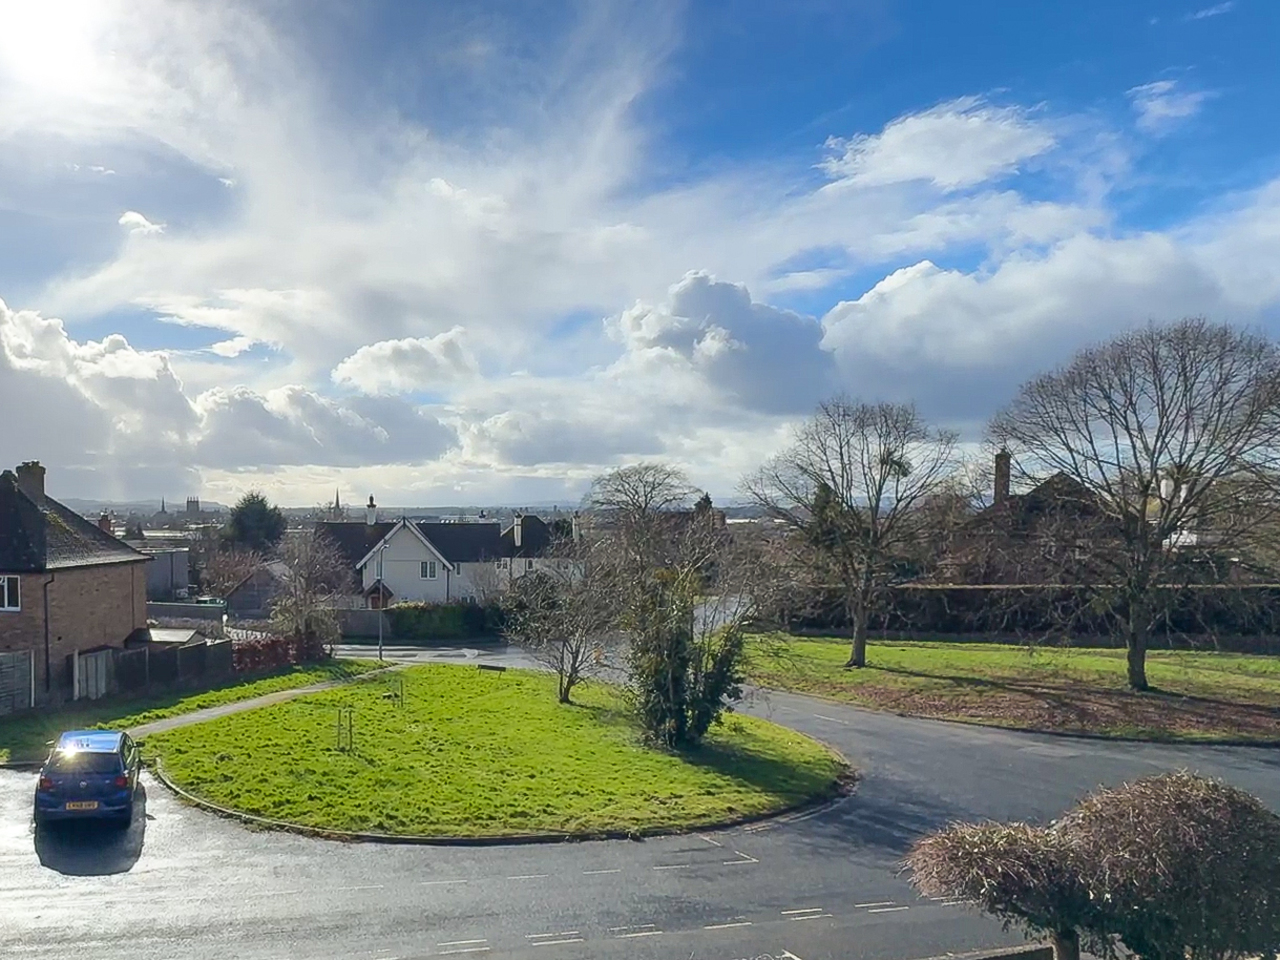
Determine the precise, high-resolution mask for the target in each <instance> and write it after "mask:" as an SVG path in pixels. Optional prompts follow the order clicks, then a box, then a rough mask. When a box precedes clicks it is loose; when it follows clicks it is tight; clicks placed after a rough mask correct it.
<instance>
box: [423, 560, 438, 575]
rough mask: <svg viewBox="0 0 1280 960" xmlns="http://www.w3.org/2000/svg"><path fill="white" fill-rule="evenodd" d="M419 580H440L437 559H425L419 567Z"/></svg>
mask: <svg viewBox="0 0 1280 960" xmlns="http://www.w3.org/2000/svg"><path fill="white" fill-rule="evenodd" d="M418 579H419V580H439V579H440V567H439V565H438V564H437V563H436V561H435V560H423V561H422V563H421V565H420V566H419V567H418Z"/></svg>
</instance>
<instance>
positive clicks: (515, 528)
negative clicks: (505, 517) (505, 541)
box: [511, 513, 524, 549]
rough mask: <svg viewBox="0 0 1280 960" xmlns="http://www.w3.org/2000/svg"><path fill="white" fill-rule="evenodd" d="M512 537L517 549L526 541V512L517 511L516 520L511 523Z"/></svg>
mask: <svg viewBox="0 0 1280 960" xmlns="http://www.w3.org/2000/svg"><path fill="white" fill-rule="evenodd" d="M511 539H512V540H513V541H514V543H515V545H516V549H519V548H520V545H521V544H522V543H524V514H523V513H517V514H516V518H515V520H514V521H513V522H512V524H511Z"/></svg>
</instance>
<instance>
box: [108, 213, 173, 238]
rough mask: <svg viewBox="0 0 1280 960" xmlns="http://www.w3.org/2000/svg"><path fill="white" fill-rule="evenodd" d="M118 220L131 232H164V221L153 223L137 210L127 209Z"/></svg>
mask: <svg viewBox="0 0 1280 960" xmlns="http://www.w3.org/2000/svg"><path fill="white" fill-rule="evenodd" d="M116 222H117V223H119V224H120V226H122V227H127V228H128V230H129V232H130V233H164V224H163V223H152V222H151V221H150V220H148V219H147V218H146V217H144V216H143V215H142V214H140V213H139V212H138V211H137V210H126V211H125V212H124V213H122V214H120V219H119V220H117V221H116Z"/></svg>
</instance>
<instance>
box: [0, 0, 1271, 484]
mask: <svg viewBox="0 0 1280 960" xmlns="http://www.w3.org/2000/svg"><path fill="white" fill-rule="evenodd" d="M1278 46H1280V5H1277V4H1274V3H1270V2H1266V0H1236V2H1221V3H1216V4H1215V3H1209V2H1203V0H1202V2H1198V3H1197V2H1191V3H1173V2H1145V3H1144V2H1134V3H1125V4H1115V3H1102V2H1073V3H1050V2H1045V3H1034V4H1028V3H1018V2H1005V0H1000V2H997V0H982V2H970V3H964V4H957V3H954V2H941V0H916V2H911V3H906V2H901V3H895V2H890V0H865V2H859V0H849V2H842V3H841V2H825V0H794V2H790V3H746V2H744V3H734V4H723V3H662V2H647V3H625V2H590V3H588V2H583V3H577V4H574V3H563V2H562V3H532V2H510V3H485V4H482V3H452V2H451V3H428V2H390V0H386V2H361V3H342V2H338V0H324V2H302V0H295V2H288V0H269V2H261V3H252V2H229V3H224V4H217V5H212V4H197V3H178V2H159V0H132V2H123V0H50V2H48V3H45V4H40V5H35V4H28V3H21V2H11V3H10V2H3V3H0V138H3V141H4V143H3V150H0V300H3V303H4V305H5V306H4V308H3V309H2V310H0V403H6V404H10V405H14V406H21V407H22V408H23V409H27V410H35V411H37V414H36V416H34V417H31V418H26V420H24V422H23V425H22V426H20V427H18V428H15V429H13V430H7V431H6V432H5V435H4V436H0V461H3V462H17V461H19V460H23V459H30V458H39V459H41V460H43V461H45V462H46V463H48V464H49V466H50V468H51V474H50V481H49V482H50V486H51V489H52V490H53V491H54V492H55V493H62V494H63V495H66V496H102V497H115V498H126V497H129V498H132V497H159V496H161V495H164V496H166V497H169V498H172V499H179V498H181V497H182V496H185V495H187V494H195V493H199V494H201V495H203V496H205V497H208V498H214V499H220V500H227V499H231V498H234V497H235V496H236V495H237V494H238V493H240V492H242V491H243V490H245V489H247V488H249V487H250V486H259V487H262V488H263V489H265V490H267V491H268V493H269V494H271V495H273V496H274V497H275V498H276V499H278V500H280V501H281V502H284V503H290V504H306V503H313V502H318V501H319V500H322V499H325V498H326V497H327V496H331V491H332V490H333V489H334V487H338V488H340V489H341V490H342V491H343V492H344V495H345V496H346V498H347V499H350V500H353V501H354V500H357V499H358V500H363V499H364V498H365V497H366V496H367V495H368V494H370V493H373V494H375V495H377V496H378V497H379V498H380V499H381V500H383V501H384V502H400V503H409V502H415V503H423V504H427V503H432V502H457V501H459V500H470V501H474V502H507V503H512V504H519V503H522V502H532V501H543V500H569V499H573V498H576V496H577V495H579V494H580V493H581V491H582V489H583V488H584V486H585V484H586V482H587V481H588V480H589V478H590V477H591V476H592V475H593V474H595V473H597V472H599V471H600V470H602V469H606V468H608V467H610V466H613V465H616V464H619V463H624V462H627V461H629V460H634V459H638V458H642V457H645V458H652V457H660V458H664V459H668V460H671V461H673V462H676V463H678V464H680V465H682V466H684V467H685V468H687V469H688V470H689V472H690V473H691V475H692V476H693V477H694V479H695V480H696V481H697V482H699V483H700V484H702V485H703V486H705V487H707V488H708V489H709V490H710V491H711V492H712V493H713V495H716V496H718V497H727V496H729V495H731V494H732V493H733V491H734V489H735V486H736V483H737V480H738V477H740V476H741V474H742V473H743V472H744V471H746V470H750V469H751V468H753V467H754V466H755V465H757V464H758V463H759V462H760V460H761V459H762V458H764V457H766V456H768V455H769V454H770V453H771V452H773V451H774V450H776V449H777V448H778V447H779V446H780V445H781V444H782V443H784V442H785V441H786V438H787V436H788V431H789V430H790V429H791V427H792V426H793V425H794V424H795V423H796V422H797V420H798V419H800V418H803V416H804V415H805V413H806V411H808V410H809V409H811V408H812V405H813V404H814V403H815V402H816V401H817V400H818V399H821V398H822V397H823V396H825V395H829V394H831V393H834V392H837V391H846V392H849V393H852V394H854V395H857V396H862V397H865V398H867V399H895V400H896V399H913V400H915V401H917V402H918V403H919V404H920V406H921V408H922V409H923V410H924V411H925V412H926V413H927V414H928V415H929V416H930V417H932V418H935V419H936V420H938V421H939V422H941V423H946V424H949V425H952V426H955V427H956V428H958V429H960V430H961V431H962V432H963V434H964V436H965V437H966V438H968V439H972V440H976V439H978V438H979V437H980V435H981V431H982V426H983V423H984V422H985V421H986V419H987V418H988V417H989V416H990V415H991V414H992V413H993V412H994V411H995V410H996V409H998V407H999V406H1000V405H1001V404H1002V403H1004V402H1005V401H1006V400H1007V399H1008V398H1009V396H1010V395H1011V393H1012V391H1013V390H1014V389H1016V387H1017V385H1018V383H1020V382H1021V381H1023V380H1025V379H1026V378H1028V377H1030V376H1032V375H1034V374H1035V373H1036V372H1037V371H1039V370H1041V369H1044V368H1045V367H1048V366H1052V365H1055V364H1057V363H1060V362H1062V361H1063V360H1065V359H1066V358H1067V357H1069V356H1070V354H1071V352H1072V351H1073V350H1075V349H1078V348H1079V347H1080V346H1082V345H1084V344H1087V343H1089V342H1092V341H1095V340H1097V339H1098V338H1101V337H1105V336H1108V335H1110V334H1112V333H1114V332H1116V331H1118V330H1120V329H1123V328H1125V327H1127V326H1132V325H1135V324H1141V323H1145V322H1147V321H1149V320H1156V321H1165V320H1174V319H1177V318H1179V317H1182V316H1185V315H1188V314H1204V315H1206V316H1209V317H1211V318H1213V319H1216V320H1222V321H1227V322H1231V323H1239V324H1249V325H1260V326H1262V327H1264V328H1266V329H1268V330H1270V331H1272V332H1280V331H1277V326H1280V272H1278V271H1277V270H1276V268H1275V264H1276V263H1278V262H1280V127H1278V126H1277V125H1276V124H1275V123H1274V122H1273V119H1272V115H1273V114H1274V112H1275V104H1276V103H1277V102H1280V67H1277V65H1276V58H1275V50H1276V49H1277V47H1278Z"/></svg>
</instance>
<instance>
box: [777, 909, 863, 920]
mask: <svg viewBox="0 0 1280 960" xmlns="http://www.w3.org/2000/svg"><path fill="white" fill-rule="evenodd" d="M871 912H872V913H875V912H876V911H874V910H872V911H871ZM829 916H831V914H829V913H810V914H807V915H806V916H803V917H792V918H791V919H792V920H821V919H822V918H823V917H829Z"/></svg>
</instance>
